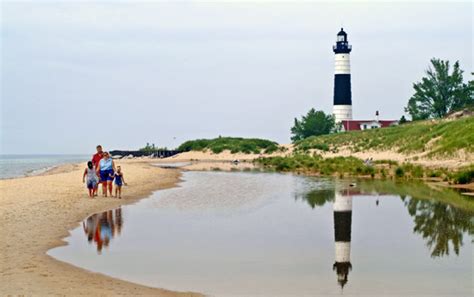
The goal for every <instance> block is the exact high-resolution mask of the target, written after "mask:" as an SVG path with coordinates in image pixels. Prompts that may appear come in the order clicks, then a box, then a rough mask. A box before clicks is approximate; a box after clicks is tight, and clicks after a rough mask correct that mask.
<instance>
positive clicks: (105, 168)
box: [97, 152, 115, 197]
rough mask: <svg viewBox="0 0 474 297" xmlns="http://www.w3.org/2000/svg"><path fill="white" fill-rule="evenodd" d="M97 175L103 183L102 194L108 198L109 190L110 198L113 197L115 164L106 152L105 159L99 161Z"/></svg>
mask: <svg viewBox="0 0 474 297" xmlns="http://www.w3.org/2000/svg"><path fill="white" fill-rule="evenodd" d="M97 173H98V175H99V177H100V182H101V183H102V194H103V195H104V196H105V197H107V188H108V189H109V193H110V196H112V180H113V179H114V173H115V163H114V160H112V158H111V157H110V154H109V153H108V152H105V153H104V156H103V158H102V159H101V160H100V161H99V166H98V167H97Z"/></svg>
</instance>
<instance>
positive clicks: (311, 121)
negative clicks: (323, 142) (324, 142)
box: [291, 108, 335, 142]
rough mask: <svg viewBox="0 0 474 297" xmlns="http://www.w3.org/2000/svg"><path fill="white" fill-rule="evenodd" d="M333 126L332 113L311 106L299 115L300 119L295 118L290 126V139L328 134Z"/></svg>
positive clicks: (295, 139)
mask: <svg viewBox="0 0 474 297" xmlns="http://www.w3.org/2000/svg"><path fill="white" fill-rule="evenodd" d="M334 126H335V122H334V117H333V116H332V115H329V114H328V115H327V114H325V113H324V111H321V110H319V111H316V110H315V109H314V108H311V109H310V110H309V111H308V113H307V114H306V115H305V116H302V117H301V120H298V119H297V118H295V124H294V126H293V127H292V128H291V134H292V136H291V140H292V141H293V142H295V141H298V140H302V139H305V138H307V137H309V136H317V135H323V134H329V133H330V132H331V131H332V130H333V129H334Z"/></svg>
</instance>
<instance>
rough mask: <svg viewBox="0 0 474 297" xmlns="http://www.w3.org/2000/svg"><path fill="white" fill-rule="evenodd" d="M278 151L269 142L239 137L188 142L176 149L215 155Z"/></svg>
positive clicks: (276, 147)
mask: <svg viewBox="0 0 474 297" xmlns="http://www.w3.org/2000/svg"><path fill="white" fill-rule="evenodd" d="M279 149H280V148H279V146H278V143H276V142H274V141H271V140H267V139H259V138H241V137H218V138H214V139H196V140H188V141H186V142H184V143H183V144H181V145H180V146H179V147H178V150H180V151H183V152H188V151H206V150H210V151H212V152H213V153H215V154H218V153H221V152H223V151H225V150H229V151H230V152H231V153H232V154H235V153H244V154H251V153H254V154H260V153H266V154H270V153H273V152H275V151H277V150H279Z"/></svg>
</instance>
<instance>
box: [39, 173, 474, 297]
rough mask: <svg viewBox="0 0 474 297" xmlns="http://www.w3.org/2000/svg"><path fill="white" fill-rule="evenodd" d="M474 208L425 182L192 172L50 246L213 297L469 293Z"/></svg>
mask: <svg viewBox="0 0 474 297" xmlns="http://www.w3.org/2000/svg"><path fill="white" fill-rule="evenodd" d="M430 197H431V198H437V199H436V200H429V199H421V200H418V199H416V198H430ZM439 199H440V200H439ZM445 199H449V200H450V201H454V202H455V204H456V205H457V206H461V207H462V208H464V209H468V210H461V209H460V208H456V207H453V206H450V205H447V204H444V203H442V202H441V201H443V200H445ZM472 209H474V207H473V204H472V203H470V202H469V201H468V200H467V198H463V197H461V196H459V195H458V194H456V193H454V192H451V191H443V192H439V191H436V190H433V189H431V188H429V187H427V186H423V185H407V184H396V183H393V182H382V181H376V182H362V181H359V182H357V185H356V187H350V186H349V184H348V182H342V181H334V180H331V179H318V178H309V177H301V176H294V175H283V174H271V173H235V172H234V173H224V172H186V173H184V182H183V183H182V184H181V186H180V187H178V188H174V189H169V190H163V191H158V192H156V193H155V194H154V195H153V196H152V197H151V198H149V199H144V200H141V201H140V202H138V203H137V204H135V205H130V206H125V207H122V208H119V209H115V210H111V211H108V212H103V213H98V214H95V215H92V216H91V217H89V218H87V219H86V220H85V221H84V222H83V223H82V224H81V226H80V227H78V228H77V229H75V230H73V231H72V232H71V236H70V237H68V238H67V241H68V242H69V245H68V246H65V247H59V248H56V249H53V250H51V251H49V252H48V253H49V254H50V255H52V256H53V257H56V258H58V259H59V260H62V261H66V262H69V263H72V264H74V265H77V266H80V267H82V268H85V269H88V270H91V271H94V272H100V273H104V274H107V275H110V276H113V277H117V278H120V279H124V280H129V281H132V282H136V283H140V284H144V285H148V286H154V287H161V288H166V289H171V290H178V291H196V292H202V293H205V294H208V295H210V296H327V295H332V294H334V295H340V294H344V295H362V296H367V295H372V296H380V295H391V296H433V295H436V296H470V295H471V294H472V282H473V275H472V265H473V261H472V260H473V257H472V256H473V254H472V237H471V235H470V234H469V229H470V228H471V226H472V221H471V220H472V215H473V212H472ZM469 210H470V211H469Z"/></svg>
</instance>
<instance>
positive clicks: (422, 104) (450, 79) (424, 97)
mask: <svg viewBox="0 0 474 297" xmlns="http://www.w3.org/2000/svg"><path fill="white" fill-rule="evenodd" d="M431 66H432V67H431ZM431 66H430V67H429V68H428V70H426V77H423V78H422V80H421V82H417V83H414V84H413V88H414V90H415V94H413V96H412V97H411V98H410V100H409V101H408V106H407V107H406V108H405V111H406V112H408V113H409V114H410V115H411V117H412V119H413V120H424V119H429V118H441V117H444V116H445V115H446V114H447V113H449V112H451V111H453V110H457V109H461V108H463V107H465V106H468V105H472V104H473V102H474V97H473V96H472V92H473V90H474V88H473V83H472V81H470V82H468V83H467V84H465V83H464V82H463V72H464V71H463V70H461V69H460V68H459V61H456V63H454V66H453V70H452V71H450V65H449V61H443V60H440V59H435V58H433V59H431Z"/></svg>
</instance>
